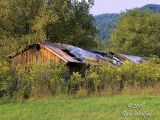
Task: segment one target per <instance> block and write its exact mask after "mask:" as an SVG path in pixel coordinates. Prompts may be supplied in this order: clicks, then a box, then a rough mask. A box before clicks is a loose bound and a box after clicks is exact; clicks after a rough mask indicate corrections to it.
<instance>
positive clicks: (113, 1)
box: [90, 0, 160, 15]
mask: <svg viewBox="0 0 160 120" xmlns="http://www.w3.org/2000/svg"><path fill="white" fill-rule="evenodd" d="M146 4H159V5H160V0H95V5H94V6H93V7H92V8H91V10H90V12H91V13H92V14H93V15H99V14H103V13H120V12H121V11H125V10H126V9H132V8H136V7H142V6H144V5H146Z"/></svg>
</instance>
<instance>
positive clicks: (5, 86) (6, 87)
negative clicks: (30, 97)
mask: <svg viewBox="0 0 160 120" xmlns="http://www.w3.org/2000/svg"><path fill="white" fill-rule="evenodd" d="M11 83H12V76H11V69H10V66H9V64H8V63H7V62H3V61H0V97H3V96H5V95H9V91H10V87H11Z"/></svg>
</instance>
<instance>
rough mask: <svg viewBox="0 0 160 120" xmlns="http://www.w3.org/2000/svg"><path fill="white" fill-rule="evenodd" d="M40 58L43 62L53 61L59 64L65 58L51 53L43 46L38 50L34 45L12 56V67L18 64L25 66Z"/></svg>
mask: <svg viewBox="0 0 160 120" xmlns="http://www.w3.org/2000/svg"><path fill="white" fill-rule="evenodd" d="M35 60H38V61H41V62H42V63H46V62H47V61H52V62H53V63H55V64H57V63H60V62H62V61H63V60H62V59H61V58H59V57H58V56H56V55H55V54H53V53H51V52H50V51H48V50H47V49H45V48H43V47H42V48H41V49H40V50H39V51H38V50H36V47H35V46H33V47H31V48H30V49H28V50H26V51H24V52H23V53H21V54H19V55H17V56H15V57H13V58H12V67H15V66H17V65H22V66H23V67H24V68H25V67H27V66H28V65H29V64H30V63H32V62H33V61H35Z"/></svg>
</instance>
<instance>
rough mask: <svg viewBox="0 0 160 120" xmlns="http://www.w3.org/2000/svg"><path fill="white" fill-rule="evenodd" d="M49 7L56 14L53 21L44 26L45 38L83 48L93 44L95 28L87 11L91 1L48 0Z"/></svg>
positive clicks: (90, 46)
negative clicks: (55, 19)
mask: <svg viewBox="0 0 160 120" xmlns="http://www.w3.org/2000/svg"><path fill="white" fill-rule="evenodd" d="M48 4H49V8H50V9H52V10H53V12H54V13H55V14H56V15H57V16H58V20H57V21H56V22H55V23H51V24H48V26H47V27H46V35H47V39H48V40H51V41H55V42H61V43H67V44H72V45H76V46H79V47H83V48H93V47H94V46H95V43H96V42H95V41H94V37H95V35H96V28H95V27H94V26H93V16H92V15H91V14H90V13H89V9H90V7H91V6H92V5H93V1H91V0H90V1H89V2H86V0H82V1H81V2H78V0H63V1H60V0H49V2H48Z"/></svg>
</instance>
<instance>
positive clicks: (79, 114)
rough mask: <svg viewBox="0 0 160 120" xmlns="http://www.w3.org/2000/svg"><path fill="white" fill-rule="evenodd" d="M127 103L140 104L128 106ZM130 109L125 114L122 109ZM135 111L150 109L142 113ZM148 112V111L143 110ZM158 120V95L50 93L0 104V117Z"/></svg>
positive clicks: (17, 119) (1, 119)
mask: <svg viewBox="0 0 160 120" xmlns="http://www.w3.org/2000/svg"><path fill="white" fill-rule="evenodd" d="M130 103H136V104H143V105H144V106H143V107H142V108H129V107H128V105H130ZM124 111H126V112H132V113H133V114H132V115H130V116H128V117H127V116H126V117H124V116H123V115H122V112H124ZM135 111H140V112H141V113H145V112H146V113H150V114H151V116H146V118H145V117H143V116H142V114H141V113H140V114H139V115H135V114H134V112H135ZM146 115H147V114H146ZM123 119H124V120H145V119H148V120H159V119H160V96H138V95H136V96H135V95H134V96H131V95H129V96H127V95H126V96H120V95H117V96H105V97H98V96H97V97H86V98H79V99H77V98H73V97H64V96H63V97H53V98H48V99H47V98H46V99H42V100H37V101H30V102H25V103H16V104H15V103H10V104H3V105H0V120H123Z"/></svg>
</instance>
